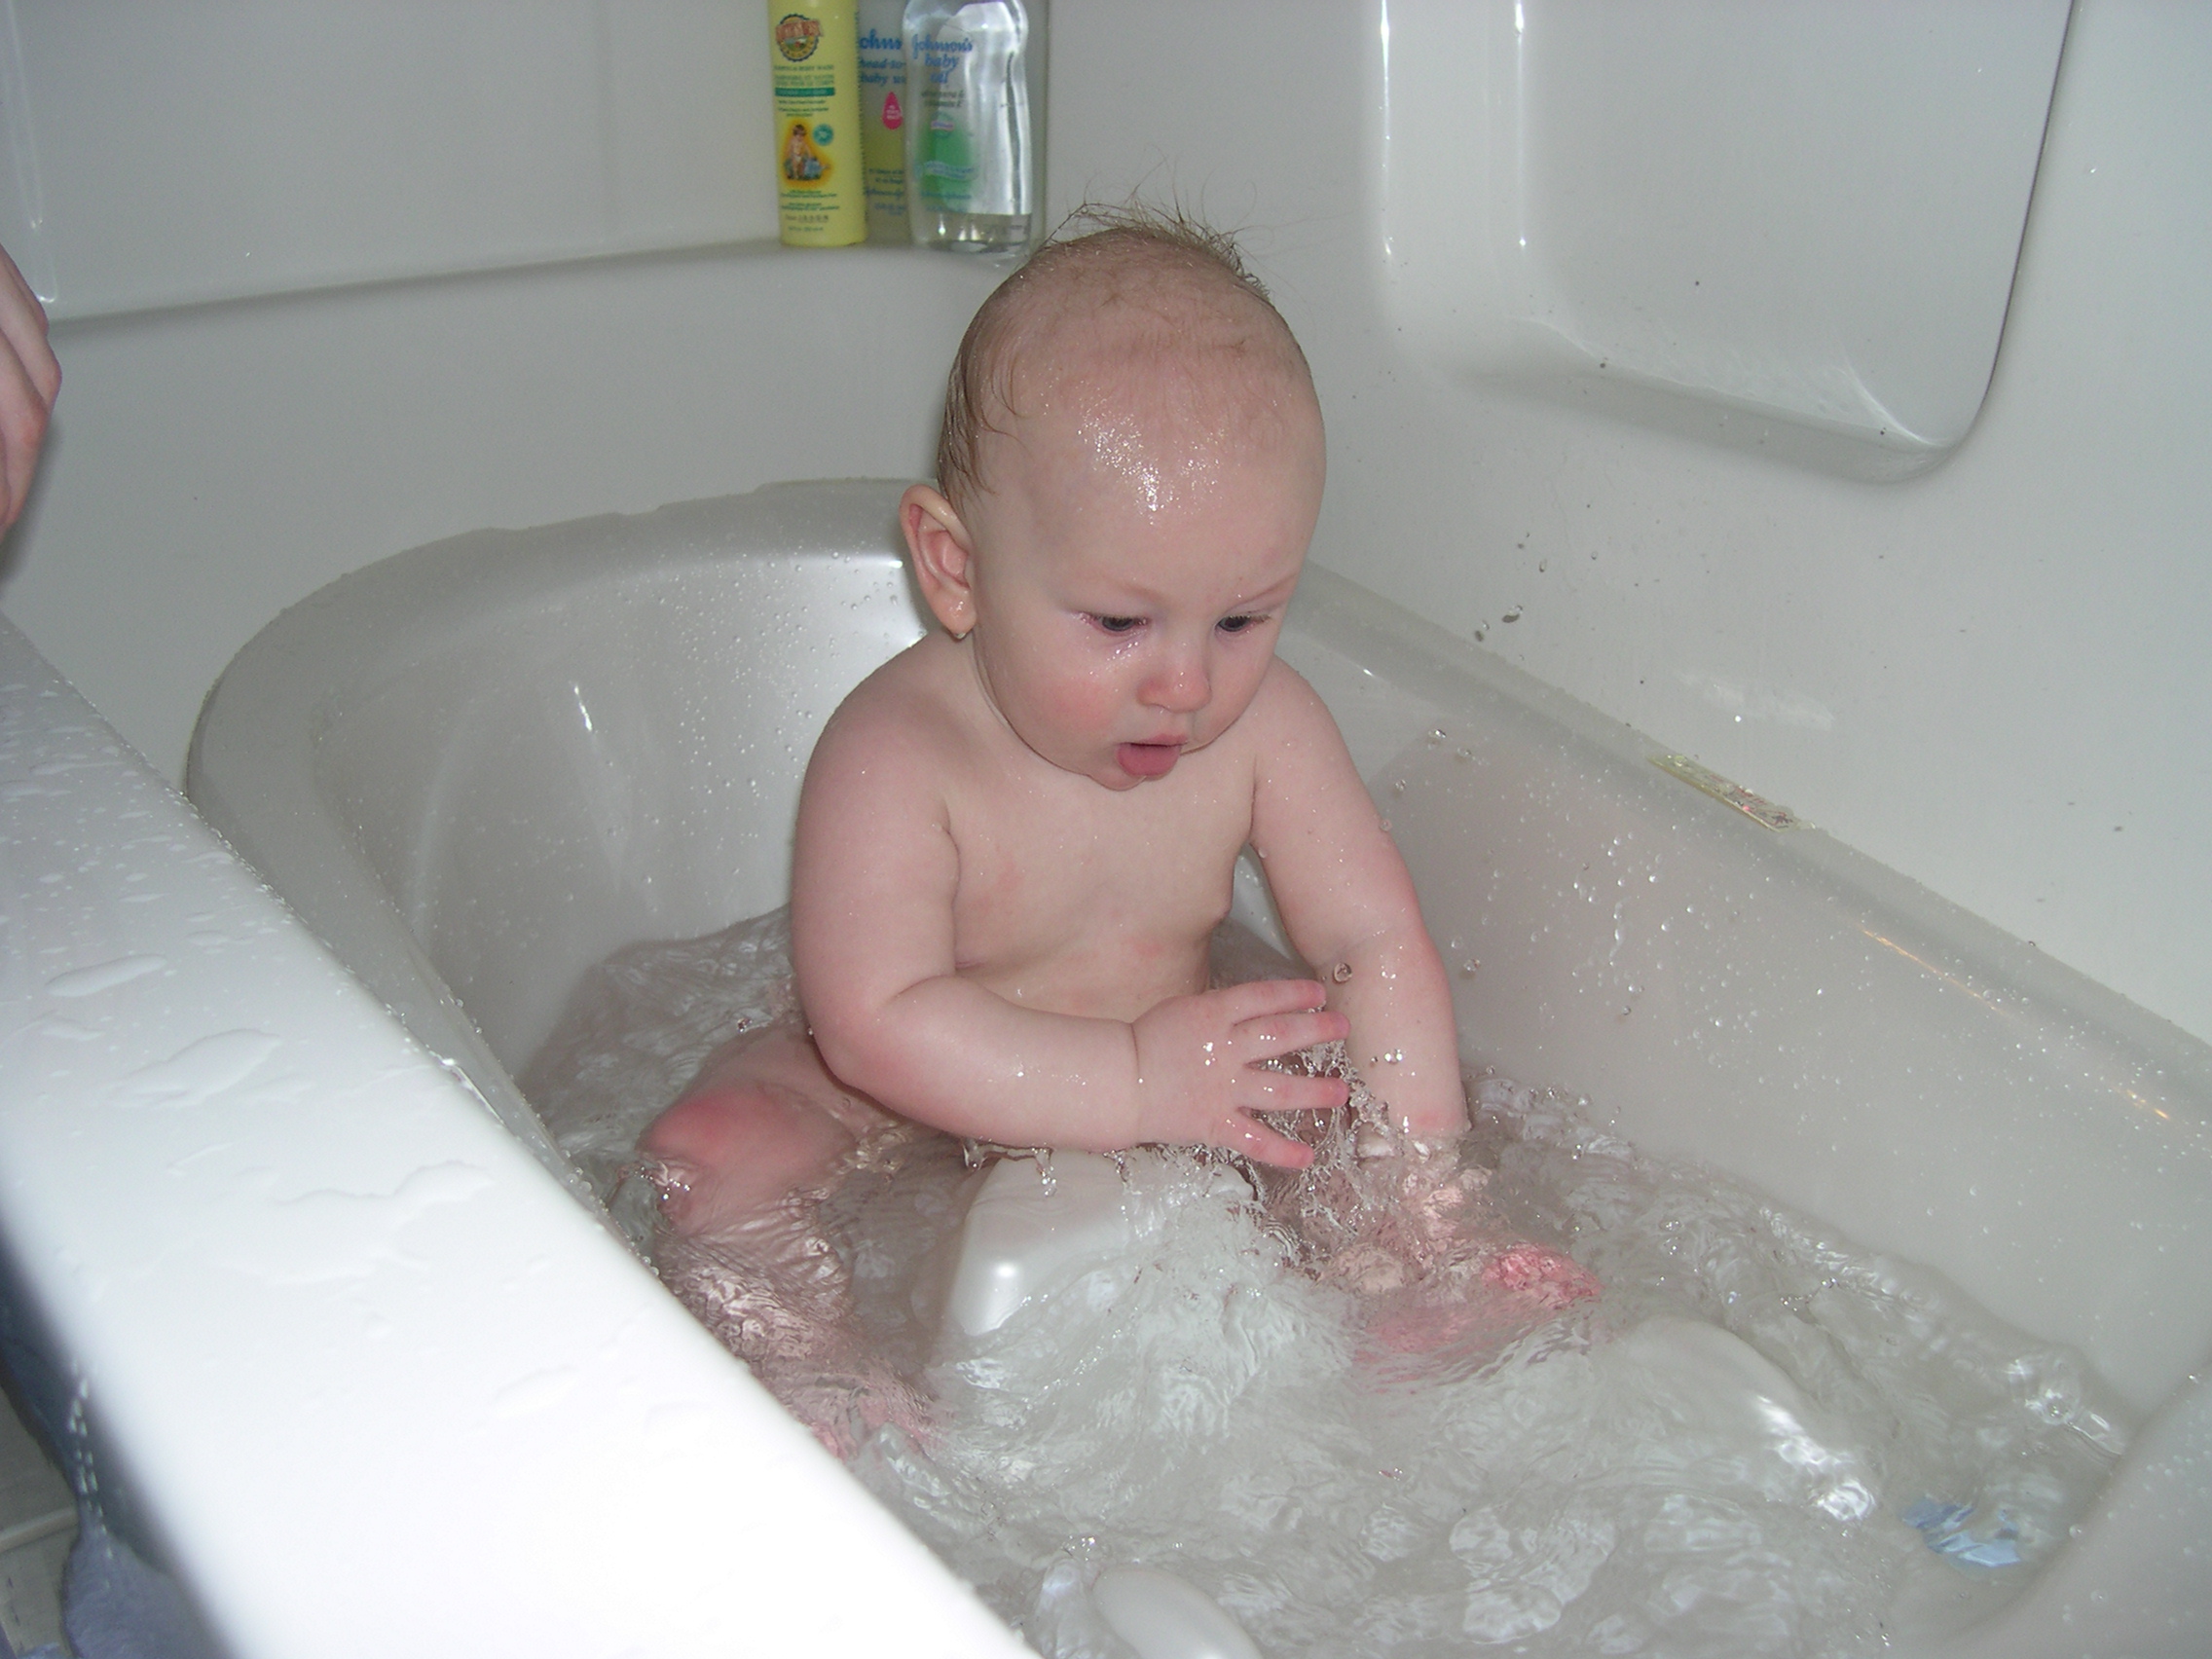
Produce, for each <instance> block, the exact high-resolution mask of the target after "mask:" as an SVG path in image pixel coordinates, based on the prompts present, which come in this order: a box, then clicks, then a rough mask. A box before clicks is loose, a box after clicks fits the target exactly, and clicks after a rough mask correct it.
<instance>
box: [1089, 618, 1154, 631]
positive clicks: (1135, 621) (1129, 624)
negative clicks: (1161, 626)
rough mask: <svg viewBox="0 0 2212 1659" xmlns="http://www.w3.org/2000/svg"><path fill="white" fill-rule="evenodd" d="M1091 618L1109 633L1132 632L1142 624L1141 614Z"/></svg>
mask: <svg viewBox="0 0 2212 1659" xmlns="http://www.w3.org/2000/svg"><path fill="white" fill-rule="evenodd" d="M1091 620H1092V621H1093V622H1095V623H1097V624H1098V626H1099V627H1101V628H1103V629H1104V630H1105V631H1106V632H1107V633H1109V634H1133V633H1135V632H1136V631H1137V629H1138V628H1140V627H1142V626H1143V625H1144V618H1143V617H1141V616H1093V617H1092V618H1091Z"/></svg>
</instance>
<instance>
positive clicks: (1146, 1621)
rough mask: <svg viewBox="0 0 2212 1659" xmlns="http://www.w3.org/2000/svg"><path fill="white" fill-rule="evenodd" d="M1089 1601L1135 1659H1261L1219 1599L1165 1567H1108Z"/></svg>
mask: <svg viewBox="0 0 2212 1659" xmlns="http://www.w3.org/2000/svg"><path fill="white" fill-rule="evenodd" d="M1090 1599H1091V1601H1092V1603H1093V1604H1095V1605H1096V1606H1097V1608H1098V1611H1099V1614H1100V1615H1101V1616H1102V1617H1103V1618H1104V1619H1105V1620H1106V1623H1107V1624H1108V1625H1109V1626H1111V1627H1112V1628H1113V1632H1114V1634H1115V1635H1116V1636H1118V1637H1120V1638H1121V1639H1122V1640H1123V1641H1125V1642H1127V1643H1128V1644H1129V1645H1130V1646H1131V1647H1133V1648H1135V1649H1136V1650H1137V1659H1262V1656H1261V1653H1260V1650H1259V1648H1258V1647H1256V1646H1254V1645H1253V1642H1252V1639H1251V1638H1250V1637H1248V1636H1246V1635H1245V1634H1244V1627H1243V1626H1242V1625H1240V1624H1238V1623H1237V1622H1236V1621H1235V1619H1233V1618H1231V1617H1230V1616H1229V1615H1228V1614H1227V1613H1225V1612H1223V1611H1222V1610H1221V1605H1220V1604H1219V1603H1217V1602H1215V1601H1214V1599H1213V1598H1212V1597H1210V1596H1208V1595H1207V1594H1206V1593H1205V1592H1204V1591H1203V1590H1200V1589H1199V1588H1198V1586H1197V1585H1195V1584H1192V1583H1190V1582H1188V1581H1187V1580H1185V1579H1181V1578H1178V1577H1176V1576H1175V1574H1173V1573H1172V1572H1168V1571H1166V1570H1165V1569H1164V1568H1161V1567H1108V1568H1107V1569H1106V1570H1105V1571H1104V1572H1101V1573H1100V1574H1099V1575H1098V1582H1097V1583H1096V1584H1093V1585H1092V1586H1091V1587H1090Z"/></svg>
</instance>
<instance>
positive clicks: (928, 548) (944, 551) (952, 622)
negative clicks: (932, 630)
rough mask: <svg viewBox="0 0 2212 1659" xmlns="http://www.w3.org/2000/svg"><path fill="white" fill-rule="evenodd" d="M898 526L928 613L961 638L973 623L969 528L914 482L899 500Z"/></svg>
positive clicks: (932, 492) (947, 503)
mask: <svg viewBox="0 0 2212 1659" xmlns="http://www.w3.org/2000/svg"><path fill="white" fill-rule="evenodd" d="M899 528H900V529H901V530H903V531H904V532H905V533H906V556H907V557H908V558H909V559H910V560H911V561H912V562H913V566H914V580H915V582H916V583H917V584H918V585H919V586H920V588H921V590H922V601H923V603H924V604H926V605H927V606H928V607H929V608H930V614H931V615H933V616H935V617H936V618H937V619H938V620H939V621H940V622H941V623H943V624H944V631H945V632H946V633H948V634H950V635H951V636H952V637H953V638H954V639H956V640H958V639H964V638H965V637H966V636H967V633H968V630H969V629H971V628H973V627H974V626H975V625H976V598H975V591H974V583H973V580H972V575H973V571H972V570H971V566H972V565H973V563H974V560H975V554H976V549H975V543H974V542H973V541H971V540H970V538H969V535H968V527H967V526H966V525H965V524H963V523H961V522H960V515H959V514H958V513H956V512H954V511H953V510H952V503H951V502H950V501H948V500H946V499H945V498H944V497H943V495H942V494H940V492H939V491H937V490H934V489H932V488H931V487H930V486H929V485H927V484H916V485H914V486H912V487H911V488H909V489H908V490H907V492H906V493H905V494H904V495H903V496H902V497H900V498H899Z"/></svg>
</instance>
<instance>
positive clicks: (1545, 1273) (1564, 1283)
mask: <svg viewBox="0 0 2212 1659" xmlns="http://www.w3.org/2000/svg"><path fill="white" fill-rule="evenodd" d="M1482 1281H1483V1283H1485V1284H1487V1285H1489V1286H1490V1287H1491V1288H1492V1289H1493V1290H1503V1291H1509V1292H1511V1293H1513V1294H1514V1295H1517V1296H1526V1297H1528V1298H1530V1300H1532V1301H1534V1302H1535V1303H1536V1304H1537V1305H1538V1306H1540V1307H1543V1308H1549V1309H1561V1308H1571V1307H1573V1306H1574V1304H1576V1303H1577V1302H1587V1301H1589V1300H1590V1299H1591V1298H1592V1297H1594V1296H1596V1295H1597V1294H1598V1290H1599V1285H1598V1280H1597V1278H1596V1277H1595V1276H1594V1275H1593V1274H1592V1273H1591V1272H1590V1271H1589V1270H1588V1269H1587V1268H1585V1267H1583V1265H1582V1264H1581V1263H1580V1262H1577V1261H1576V1260H1575V1259H1574V1258H1573V1257H1572V1256H1569V1255H1567V1254H1566V1253H1565V1252H1563V1251H1559V1250H1554V1249H1552V1248H1551V1247H1550V1246H1549V1245H1546V1244H1538V1243H1536V1242H1535V1241H1534V1240H1533V1239H1528V1238H1524V1239H1523V1240H1522V1241H1521V1242H1520V1243H1518V1244H1511V1245H1508V1246H1507V1247H1506V1248H1505V1249H1503V1250H1500V1251H1499V1252H1498V1253H1497V1254H1496V1255H1494V1256H1493V1257H1492V1258H1491V1259H1490V1260H1489V1261H1487V1262H1485V1263H1484V1264H1483V1270H1482Z"/></svg>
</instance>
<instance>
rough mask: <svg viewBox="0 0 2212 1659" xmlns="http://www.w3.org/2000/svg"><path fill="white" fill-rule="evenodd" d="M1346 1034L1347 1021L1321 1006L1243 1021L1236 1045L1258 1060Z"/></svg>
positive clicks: (1333, 1040) (1349, 1026)
mask: <svg viewBox="0 0 2212 1659" xmlns="http://www.w3.org/2000/svg"><path fill="white" fill-rule="evenodd" d="M1350 1035H1351V1021H1350V1020H1348V1019H1346V1017H1345V1016H1344V1015H1343V1014H1336V1013H1333V1012H1331V1011H1330V1010H1328V1009H1325V1008H1317V1009H1312V1010H1310V1011H1309V1012H1306V1013H1303V1014H1263V1015H1262V1016H1261V1017H1259V1018H1257V1019H1247V1020H1245V1021H1244V1023H1243V1024H1241V1025H1239V1026H1238V1027H1237V1028H1236V1042H1237V1046H1238V1047H1239V1048H1240V1049H1249V1050H1250V1051H1251V1052H1252V1056H1253V1058H1255V1059H1262V1060H1266V1059H1272V1058H1274V1057H1275V1056H1276V1055H1278V1054H1294V1053H1296V1052H1297V1051H1299V1050H1301V1049H1310V1048H1312V1047H1313V1045H1314V1044H1316V1043H1334V1042H1337V1041H1338V1040H1339V1039H1341V1038H1344V1037H1348V1036H1350Z"/></svg>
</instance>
